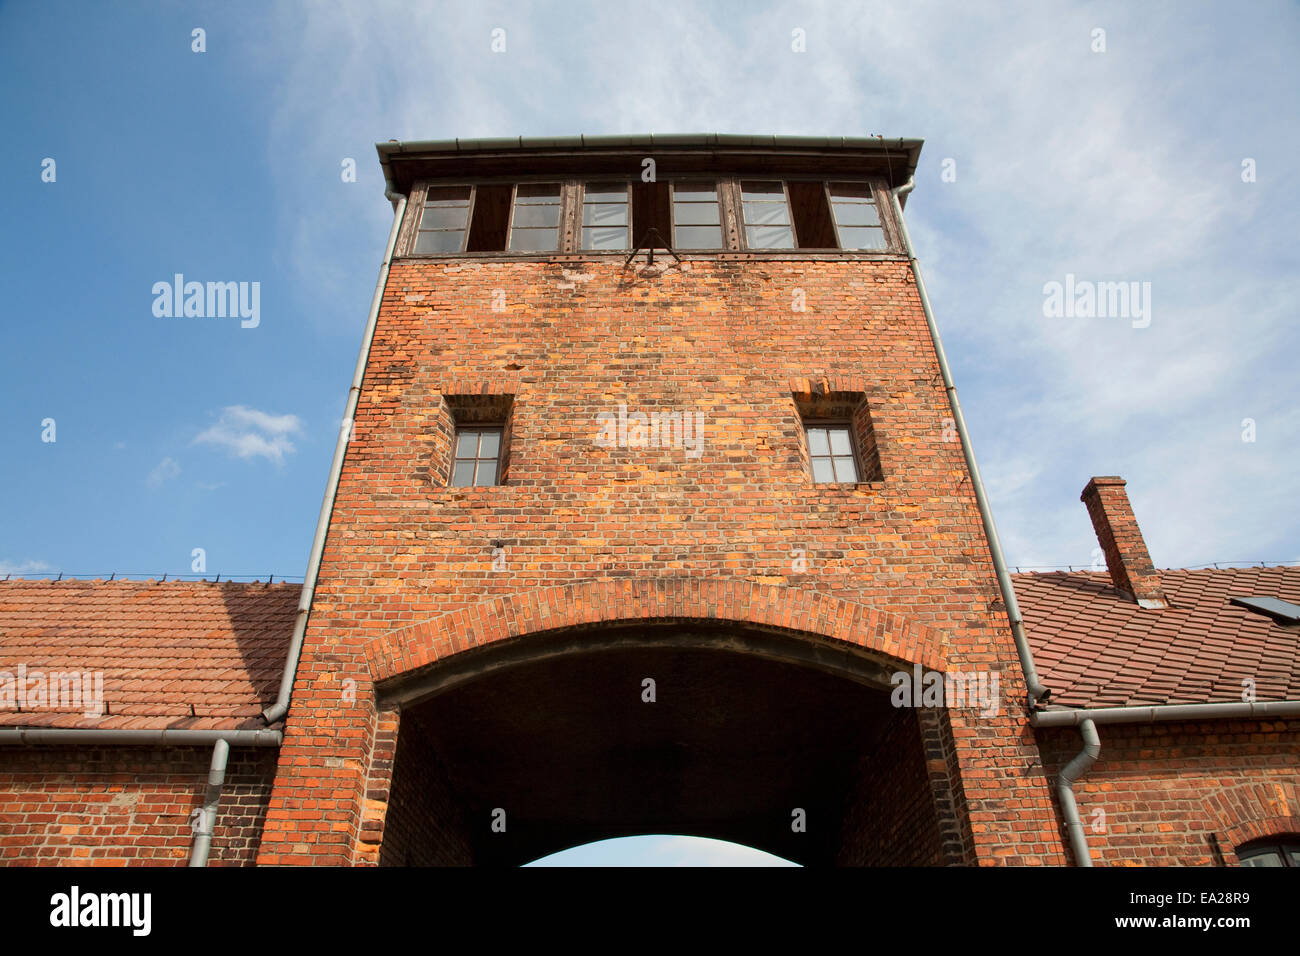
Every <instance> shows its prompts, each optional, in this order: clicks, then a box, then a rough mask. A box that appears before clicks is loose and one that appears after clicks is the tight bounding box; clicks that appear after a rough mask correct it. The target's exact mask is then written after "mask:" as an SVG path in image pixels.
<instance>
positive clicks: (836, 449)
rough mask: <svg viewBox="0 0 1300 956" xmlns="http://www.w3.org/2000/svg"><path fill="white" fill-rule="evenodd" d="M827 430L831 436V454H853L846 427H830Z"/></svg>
mask: <svg viewBox="0 0 1300 956" xmlns="http://www.w3.org/2000/svg"><path fill="white" fill-rule="evenodd" d="M828 431H829V433H830V438H831V454H832V455H851V454H853V450H852V446H851V445H850V444H849V430H848V429H847V428H831V429H829V430H828Z"/></svg>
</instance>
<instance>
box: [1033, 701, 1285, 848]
mask: <svg viewBox="0 0 1300 956" xmlns="http://www.w3.org/2000/svg"><path fill="white" fill-rule="evenodd" d="M1097 731H1098V733H1099V734H1100V736H1101V757H1100V758H1099V759H1098V761H1097V763H1096V764H1094V765H1093V768H1092V769H1091V770H1090V771H1089V772H1088V774H1087V775H1086V776H1085V777H1084V778H1083V779H1082V780H1080V781H1079V782H1078V783H1077V784H1076V785H1075V787H1074V792H1075V797H1076V799H1077V800H1078V803H1079V816H1080V819H1081V820H1082V821H1083V823H1084V827H1085V830H1086V832H1087V836H1088V845H1089V848H1090V849H1091V851H1092V859H1093V865H1094V866H1156V865H1162V866H1170V865H1180V866H1223V865H1227V864H1235V863H1236V862H1237V860H1236V854H1235V852H1234V850H1235V847H1236V846H1237V845H1239V844H1240V843H1243V842H1246V841H1247V840H1251V839H1256V838H1258V837H1261V836H1269V835H1273V834H1275V833H1279V832H1286V831H1288V830H1289V831H1290V832H1293V833H1300V723H1297V722H1296V721H1290V722H1289V723H1288V722H1287V721H1263V722H1261V721H1241V720H1232V721H1226V720H1223V721H1206V722H1203V723H1197V724H1183V723H1161V724H1133V725H1118V724H1110V725H1101V726H1099V727H1098V728H1097ZM1039 738H1040V740H1041V741H1042V750H1043V757H1044V760H1045V761H1046V762H1047V764H1048V768H1049V772H1050V773H1051V777H1052V780H1053V781H1055V779H1056V775H1057V773H1058V772H1059V770H1060V768H1061V767H1062V766H1064V764H1065V763H1067V762H1068V761H1070V760H1071V759H1073V757H1074V756H1075V754H1077V753H1078V752H1079V750H1080V749H1081V748H1082V742H1081V741H1080V739H1079V735H1078V733H1077V732H1074V731H1072V730H1064V729H1052V730H1042V731H1039ZM1098 810H1101V811H1102V812H1103V813H1104V817H1102V816H1098V815H1097V814H1096V811H1098Z"/></svg>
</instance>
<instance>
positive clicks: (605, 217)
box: [582, 183, 632, 249]
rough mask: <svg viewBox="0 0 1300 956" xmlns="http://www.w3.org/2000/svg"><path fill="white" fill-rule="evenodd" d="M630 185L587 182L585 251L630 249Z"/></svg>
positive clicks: (584, 218) (585, 193) (583, 200)
mask: <svg viewBox="0 0 1300 956" xmlns="http://www.w3.org/2000/svg"><path fill="white" fill-rule="evenodd" d="M630 226H631V218H630V217H629V216H628V184H627V183H588V184H587V186H586V188H585V189H583V193H582V248H583V249H630V248H632V243H631V239H630V233H629V231H628V230H629V227H630Z"/></svg>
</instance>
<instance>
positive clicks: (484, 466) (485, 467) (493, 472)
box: [474, 458, 497, 485]
mask: <svg viewBox="0 0 1300 956" xmlns="http://www.w3.org/2000/svg"><path fill="white" fill-rule="evenodd" d="M496 483H497V461H496V459H495V458H492V459H489V460H488V461H481V460H480V461H479V463H478V475H477V476H475V478H474V484H476V485H495V484H496Z"/></svg>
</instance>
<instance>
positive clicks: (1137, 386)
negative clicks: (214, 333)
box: [267, 0, 1300, 565]
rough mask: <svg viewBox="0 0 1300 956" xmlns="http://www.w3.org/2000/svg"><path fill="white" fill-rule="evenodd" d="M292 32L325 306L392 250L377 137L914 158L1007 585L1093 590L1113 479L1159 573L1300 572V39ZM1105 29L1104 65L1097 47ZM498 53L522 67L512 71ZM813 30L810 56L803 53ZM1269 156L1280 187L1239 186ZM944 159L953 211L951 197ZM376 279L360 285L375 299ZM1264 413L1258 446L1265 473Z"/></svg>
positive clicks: (1088, 21) (915, 227)
mask: <svg viewBox="0 0 1300 956" xmlns="http://www.w3.org/2000/svg"><path fill="white" fill-rule="evenodd" d="M273 16H279V17H281V18H283V19H282V20H281V22H278V23H275V24H274V27H275V31H279V30H281V29H288V30H293V31H294V32H296V33H297V34H298V37H299V42H298V43H296V44H295V45H294V47H293V50H292V51H291V53H289V54H288V56H289V59H288V61H287V63H286V65H285V69H284V73H283V76H284V82H283V83H282V84H280V85H279V86H277V87H275V88H274V89H273V90H272V91H271V94H270V95H271V97H272V102H273V104H274V110H275V122H274V124H273V136H272V142H271V144H270V148H271V152H272V155H274V156H277V157H278V156H283V155H294V156H295V157H298V159H297V160H296V161H295V162H294V163H291V164H279V163H277V168H280V169H282V170H283V173H282V176H283V183H282V185H283V189H282V190H281V192H280V195H281V198H282V203H283V206H282V209H281V214H280V221H281V222H282V223H284V224H285V229H286V231H287V233H288V236H287V237H286V242H285V246H286V248H289V249H291V250H292V251H291V253H290V255H291V257H292V262H291V263H290V266H291V268H292V270H293V271H294V272H295V274H296V276H297V279H298V283H299V287H300V288H302V289H304V290H309V291H305V292H304V295H308V296H319V297H321V299H322V301H326V300H327V297H330V296H334V295H335V293H336V292H337V291H338V290H339V288H340V287H341V286H343V285H347V282H350V281H351V280H350V279H349V280H347V282H345V280H344V279H343V278H342V277H344V276H350V275H352V273H351V272H350V271H349V270H353V269H358V266H357V265H356V262H357V261H359V260H358V257H357V256H356V255H355V254H354V249H353V247H352V246H351V245H350V244H351V243H352V242H354V241H356V236H357V234H356V232H355V229H354V227H353V225H352V224H353V223H355V222H357V221H365V222H367V223H368V224H369V225H370V226H371V227H372V229H371V235H372V236H377V237H378V238H376V239H373V240H372V244H371V246H369V247H368V248H370V249H371V252H372V253H377V251H378V250H377V248H375V244H376V243H378V242H380V241H382V236H383V234H384V231H385V230H386V229H387V226H388V220H389V209H388V207H387V204H386V203H384V202H383V200H382V199H381V198H379V194H378V189H377V181H376V180H377V162H376V160H375V157H374V153H373V149H372V147H371V143H372V142H374V141H375V140H386V139H389V138H390V137H393V138H399V139H446V138H453V137H465V138H473V137H479V136H494V137H495V136H517V135H566V134H576V133H588V134H603V133H629V132H631V133H642V132H712V131H717V132H752V133H790V134H832V135H840V134H843V135H862V134H865V133H882V134H886V135H889V136H897V135H902V136H918V137H922V138H924V139H926V141H927V145H926V148H925V150H924V152H923V154H922V158H921V167H920V168H919V169H918V171H917V181H918V186H917V189H916V191H915V192H914V193H913V195H912V197H911V200H910V201H909V204H908V220H909V223H910V225H911V228H912V232H913V239H914V241H915V243H916V245H917V248H918V250H919V254H920V258H921V266H922V270H923V273H924V275H925V278H926V281H927V283H928V285H929V288H930V292H931V295H932V297H933V299H934V304H935V309H936V313H937V319H938V322H939V326H940V328H941V330H942V331H943V334H944V341H945V345H946V347H947V351H948V354H949V359H950V361H951V362H952V364H953V366H954V370H955V373H956V379H957V384H958V387H959V388H960V391H961V396H962V404H963V406H964V407H965V410H966V415H967V419H968V421H969V423H970V426H971V430H972V432H973V434H974V438H975V445H976V449H977V452H978V454H979V458H980V462H981V466H982V468H983V470H984V473H985V475H986V476H987V477H988V478H989V479H990V496H991V500H992V503H993V506H994V510H995V514H996V516H997V520H998V525H999V528H1000V530H1001V531H1002V534H1003V539H1004V543H1005V544H1006V548H1007V552H1008V555H1007V557H1008V560H1009V562H1011V563H1013V564H1030V563H1033V564H1064V563H1074V564H1087V563H1088V562H1089V561H1090V560H1091V551H1092V548H1093V547H1095V540H1093V539H1092V536H1091V531H1090V527H1089V525H1088V521H1087V517H1086V514H1085V512H1084V510H1083V506H1082V504H1080V503H1079V501H1078V495H1079V491H1080V490H1081V489H1082V488H1083V486H1084V484H1085V483H1086V481H1087V479H1088V478H1089V477H1090V476H1091V475H1094V474H1114V473H1120V474H1122V475H1124V477H1126V478H1128V479H1129V482H1130V494H1131V495H1132V496H1133V498H1134V499H1135V501H1134V503H1135V507H1137V509H1138V519H1139V521H1140V522H1141V523H1142V527H1143V531H1144V533H1145V534H1146V535H1147V539H1148V543H1149V544H1150V545H1151V550H1152V552H1153V556H1155V558H1156V560H1157V562H1158V563H1160V564H1162V565H1178V564H1186V563H1199V562H1201V561H1209V560H1217V559H1222V560H1232V559H1236V558H1253V557H1256V556H1263V557H1267V558H1273V557H1284V556H1286V555H1290V554H1295V553H1296V552H1297V551H1300V527H1298V526H1297V524H1296V520H1295V514H1296V512H1295V510H1294V509H1293V508H1291V507H1289V505H1288V502H1287V500H1286V492H1287V490H1288V489H1290V488H1293V487H1294V480H1293V476H1294V475H1295V473H1296V471H1297V465H1300V452H1298V451H1297V449H1298V448H1300V424H1298V423H1297V422H1296V421H1295V418H1294V416H1292V415H1290V414H1289V410H1290V408H1291V407H1293V406H1294V405H1295V404H1296V402H1295V396H1296V388H1295V385H1294V374H1293V370H1292V368H1291V364H1292V362H1291V359H1290V357H1291V356H1293V355H1295V354H1296V352H1297V351H1300V332H1298V331H1297V330H1298V329H1300V324H1298V323H1296V321H1295V316H1294V305H1293V303H1294V302H1295V301H1296V299H1297V293H1300V283H1297V281H1296V279H1295V278H1294V276H1295V275H1296V270H1297V263H1296V256H1295V252H1294V250H1295V243H1294V223H1295V221H1296V218H1297V213H1300V201H1298V194H1300V177H1294V176H1290V175H1288V174H1287V170H1288V169H1289V168H1290V157H1292V156H1294V155H1295V153H1296V151H1297V149H1298V148H1300V127H1297V125H1296V124H1295V123H1291V122H1287V121H1286V120H1287V118H1288V117H1289V116H1290V115H1291V114H1292V112H1294V108H1293V104H1292V103H1291V94H1290V93H1288V92H1287V91H1288V90H1291V89H1294V88H1295V87H1296V85H1297V83H1300V76H1298V72H1297V61H1296V60H1295V57H1294V50H1295V49H1296V48H1297V46H1298V45H1300V21H1298V20H1297V19H1296V18H1295V16H1294V11H1293V9H1292V8H1291V7H1290V6H1289V5H1287V4H1285V3H1281V2H1271V3H1269V2H1266V3H1261V4H1260V5H1259V6H1258V7H1256V8H1253V12H1252V16H1251V17H1249V18H1243V17H1240V16H1235V15H1234V14H1233V13H1232V11H1231V10H1228V9H1226V8H1224V9H1222V10H1217V11H1207V12H1206V15H1205V16H1199V17H1195V18H1188V17H1186V16H1185V14H1184V12H1183V11H1182V10H1181V8H1179V7H1177V6H1176V5H1141V6H1133V5H1125V4H1120V3H1105V2H1103V3H1097V4H1089V5H1086V6H1085V5H1077V6H1058V5H1044V4H1041V3H1036V2H1029V0H1023V2H1012V3H1008V4H1005V5H1003V6H1001V7H999V8H998V10H997V11H996V12H990V11H989V10H988V9H986V8H980V7H977V6H973V5H967V6H960V5H952V4H932V3H912V4H906V5H901V4H892V3H883V2H882V3H861V4H855V5H852V7H851V9H850V8H849V7H845V6H844V5H843V4H838V3H815V2H801V3H798V4H783V3H778V4H774V5H769V6H757V5H755V6H750V7H743V8H735V7H728V8H727V9H726V10H725V11H724V10H722V9H719V10H717V11H712V10H710V11H708V12H703V11H701V9H700V8H699V7H698V6H697V5H691V4H683V3H675V2H671V0H665V2H662V3H659V4H657V5H656V7H655V16H654V17H653V18H646V17H630V16H628V15H627V11H626V10H625V9H623V8H622V7H620V6H617V5H601V4H591V5H586V4H582V3H576V4H572V5H570V6H568V7H566V8H565V9H564V10H563V11H556V10H551V9H547V10H545V11H541V10H537V11H530V10H528V9H527V8H523V9H514V10H509V11H504V10H501V9H498V8H495V7H491V6H486V7H472V6H471V7H466V6H457V5H451V4H445V5H436V6H434V5H431V6H428V7H420V8H418V9H416V10H409V9H408V8H407V7H406V6H405V5H401V4H397V3H395V2H367V3H365V4H345V5H342V6H341V7H335V8H331V11H330V13H329V14H325V13H320V14H319V15H316V16H309V17H307V18H305V21H304V20H303V19H302V18H300V17H299V16H298V15H297V14H296V13H295V14H288V13H278V14H273ZM1099 25H1100V26H1104V28H1105V29H1106V34H1107V50H1106V52H1105V53H1093V52H1092V50H1091V38H1092V30H1093V28H1094V27H1097V26H1099ZM496 26H503V27H505V28H506V30H507V36H508V50H507V52H506V53H504V54H493V53H491V52H490V32H491V30H492V28H493V27H496ZM794 27H800V28H803V29H804V30H805V31H806V36H807V52H806V53H803V54H796V53H793V52H792V51H791V48H790V32H791V30H792V29H793V28H794ZM628 50H634V51H636V55H635V59H634V62H633V63H631V64H629V62H628V54H627V51H628ZM284 55H285V54H284V52H283V50H281V49H280V48H275V49H274V50H272V49H271V48H270V47H269V46H268V47H267V56H268V58H270V57H271V56H274V57H277V58H278V57H282V56H284ZM1189 65H1190V67H1189ZM1288 78H1289V79H1288ZM431 90H454V91H455V95H454V96H438V95H431V94H430V91H431ZM343 156H354V157H355V158H356V159H357V162H358V171H359V173H360V174H361V176H362V177H363V179H364V178H365V177H366V176H369V185H368V186H364V187H362V185H361V184H358V186H357V187H344V186H340V185H337V184H336V183H330V184H329V186H328V187H323V182H324V181H323V180H317V179H315V178H313V177H312V176H308V175H303V172H302V171H303V170H304V169H309V170H321V171H324V173H325V174H328V175H329V176H330V177H331V178H332V179H333V180H335V181H336V180H337V178H338V177H337V170H338V163H339V160H340V158H341V157H343ZM1247 156H1249V157H1252V158H1255V159H1256V160H1257V162H1258V170H1259V181H1258V182H1257V183H1251V184H1246V183H1243V182H1242V181H1241V179H1240V172H1241V161H1242V159H1243V158H1244V157H1247ZM945 157H952V158H954V159H955V160H956V163H957V170H958V178H957V181H956V182H954V183H944V182H942V181H941V180H940V178H939V164H940V162H941V160H942V159H944V158H945ZM304 210H308V211H309V212H308V213H307V214H304ZM305 216H310V217H312V218H310V219H308V218H305ZM366 261H367V262H369V261H371V260H366ZM1066 273H1073V274H1075V275H1076V276H1077V277H1078V278H1080V279H1086V280H1092V281H1138V282H1147V281H1149V282H1151V284H1152V322H1151V326H1150V327H1149V328H1146V329H1134V328H1132V327H1131V326H1130V325H1129V323H1128V322H1127V321H1125V320H1103V319H1095V320H1050V319H1045V318H1044V317H1043V315H1042V301H1043V298H1042V291H1041V290H1042V287H1043V284H1044V283H1045V282H1048V281H1053V280H1058V281H1059V280H1062V279H1063V278H1064V276H1065V274H1066ZM370 279H371V274H370V272H369V269H368V268H367V271H366V274H365V275H364V276H363V277H361V281H360V282H359V284H360V286H362V287H366V288H368V283H369V281H370ZM348 287H349V288H350V286H348ZM331 304H332V303H331ZM356 308H357V314H358V315H359V314H360V309H362V308H364V303H357V306H356ZM312 311H313V312H316V313H321V314H323V313H325V312H327V311H329V310H328V309H326V308H320V309H313V310H312ZM331 314H332V315H338V314H340V313H338V312H333V313H331ZM354 319H355V317H353V318H350V319H349V321H350V322H353V324H354ZM1244 417H1252V418H1255V419H1256V420H1257V421H1258V422H1259V430H1260V437H1259V439H1258V441H1257V442H1256V443H1254V444H1253V445H1247V446H1244V447H1243V446H1242V443H1241V442H1240V439H1239V436H1238V435H1237V434H1236V431H1235V429H1236V427H1237V423H1239V422H1240V420H1241V419H1242V418H1244Z"/></svg>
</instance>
